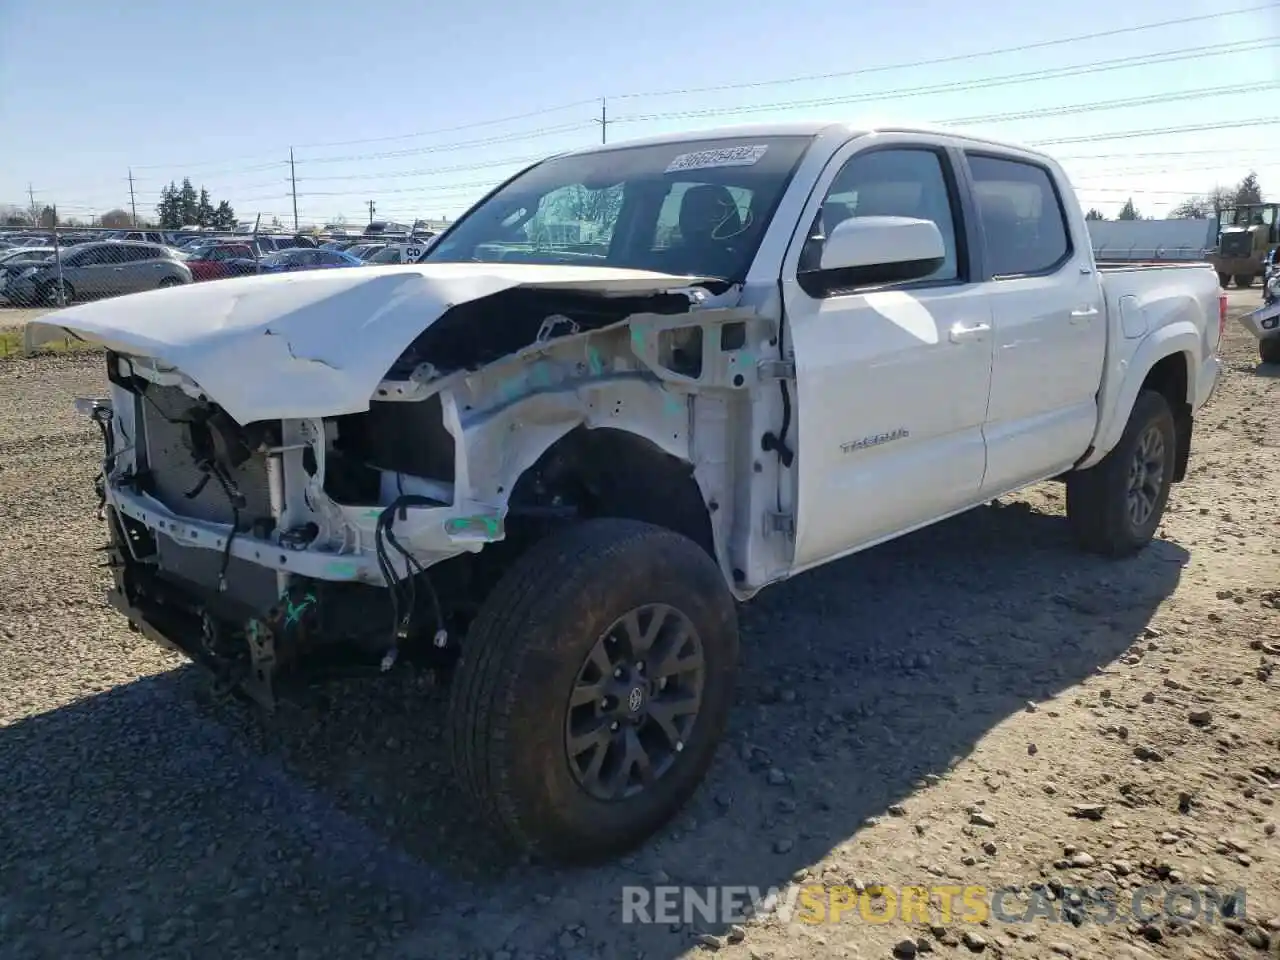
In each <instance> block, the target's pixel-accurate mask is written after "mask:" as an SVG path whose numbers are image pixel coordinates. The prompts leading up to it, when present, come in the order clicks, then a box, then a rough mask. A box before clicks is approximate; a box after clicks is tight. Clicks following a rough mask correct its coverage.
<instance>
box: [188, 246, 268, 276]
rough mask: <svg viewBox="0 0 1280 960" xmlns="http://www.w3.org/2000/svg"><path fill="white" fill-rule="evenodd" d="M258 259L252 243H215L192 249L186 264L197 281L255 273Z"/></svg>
mask: <svg viewBox="0 0 1280 960" xmlns="http://www.w3.org/2000/svg"><path fill="white" fill-rule="evenodd" d="M256 260H257V257H255V256H254V250H253V246H252V245H251V244H248V243H213V244H210V245H208V246H203V247H196V248H195V249H194V250H192V251H191V253H190V254H189V258H188V259H187V261H186V264H187V266H188V267H190V268H191V276H192V278H193V279H195V280H197V281H200V280H222V279H224V278H225V277H240V276H244V275H245V274H248V273H253V272H254V270H253V265H254V262H255V261H256Z"/></svg>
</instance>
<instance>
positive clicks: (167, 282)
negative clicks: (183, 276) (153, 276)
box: [160, 277, 182, 290]
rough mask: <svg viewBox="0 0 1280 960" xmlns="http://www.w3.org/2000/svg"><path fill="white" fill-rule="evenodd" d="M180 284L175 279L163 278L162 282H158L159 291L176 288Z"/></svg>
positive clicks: (179, 281)
mask: <svg viewBox="0 0 1280 960" xmlns="http://www.w3.org/2000/svg"><path fill="white" fill-rule="evenodd" d="M181 283H182V281H181V280H179V279H178V278H177V277H165V278H164V279H163V280H161V281H160V289H161V290H163V289H165V288H166V287H176V286H179V285H180V284H181Z"/></svg>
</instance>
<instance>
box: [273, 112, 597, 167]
mask: <svg viewBox="0 0 1280 960" xmlns="http://www.w3.org/2000/svg"><path fill="white" fill-rule="evenodd" d="M597 122H598V121H595V120H587V121H583V122H581V123H567V124H562V125H561V126H558V127H542V128H540V129H537V130H528V131H525V132H522V133H515V134H503V135H501V136H496V137H486V138H484V139H480V140H460V141H456V142H454V143H441V144H436V145H435V146H430V147H414V148H413V149H412V150H394V151H390V152H387V153H357V154H351V155H348V156H343V157H311V158H310V159H306V158H303V159H302V160H300V161H299V162H301V163H349V162H351V161H355V160H391V159H395V158H396V157H411V156H417V155H418V154H423V153H446V152H448V151H450V150H468V149H471V148H473V147H488V146H493V145H494V144H499V143H513V142H516V141H520V140H536V139H539V138H541V137H550V136H555V135H556V134H560V133H571V132H573V131H575V130H582V129H584V128H587V127H594V126H595V125H596V123H597Z"/></svg>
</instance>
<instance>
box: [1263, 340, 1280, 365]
mask: <svg viewBox="0 0 1280 960" xmlns="http://www.w3.org/2000/svg"><path fill="white" fill-rule="evenodd" d="M1258 359H1259V360H1261V361H1262V362H1263V363H1280V337H1267V339H1265V340H1259V341H1258Z"/></svg>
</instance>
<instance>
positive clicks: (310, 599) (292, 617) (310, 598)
mask: <svg viewBox="0 0 1280 960" xmlns="http://www.w3.org/2000/svg"><path fill="white" fill-rule="evenodd" d="M283 599H284V624H285V626H286V627H291V626H293V625H295V624H297V623H299V622H300V621H301V620H302V615H303V614H304V613H306V612H307V609H308V608H310V607H313V606H315V602H316V595H315V594H314V593H308V594H307V595H306V596H304V597H303V598H302V602H301V603H294V602H293V601H292V600H290V599H289V598H288V597H284V598H283Z"/></svg>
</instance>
